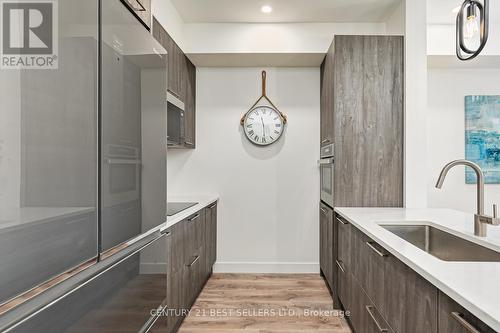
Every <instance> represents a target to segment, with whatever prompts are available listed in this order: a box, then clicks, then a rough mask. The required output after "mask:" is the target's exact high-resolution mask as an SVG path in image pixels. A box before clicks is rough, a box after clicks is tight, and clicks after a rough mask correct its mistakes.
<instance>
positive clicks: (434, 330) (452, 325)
mask: <svg viewBox="0 0 500 333" xmlns="http://www.w3.org/2000/svg"><path fill="white" fill-rule="evenodd" d="M335 224H336V227H337V233H336V235H337V240H336V241H337V243H338V250H337V252H336V257H335V261H334V263H335V265H336V267H337V272H338V273H337V286H336V288H337V290H338V298H339V300H340V302H341V304H342V306H343V307H344V309H345V310H346V311H348V314H347V317H348V318H349V321H350V323H351V325H352V327H353V329H354V330H355V332H357V333H371V332H389V333H390V332H394V333H396V332H397V333H438V332H439V333H466V332H468V333H471V332H473V333H476V332H480V333H493V332H495V331H494V330H493V329H491V328H490V327H488V326H487V325H486V324H484V323H483V322H481V321H480V320H479V319H478V318H476V317H475V316H473V315H472V314H471V313H470V312H468V311H467V310H465V309H464V308H463V307H461V306H460V305H458V304H457V303H456V302H454V301H453V300H452V299H451V298H449V297H448V296H447V295H445V294H444V293H442V292H441V291H439V290H438V289H437V288H436V287H435V286H434V285H433V284H431V283H430V282H428V281H427V280H426V279H424V278H423V277H422V276H420V275H419V274H417V273H416V272H415V271H413V270H412V269H411V268H410V267H408V266H407V265H405V264H404V263H403V262H401V261H400V260H399V259H398V258H396V257H395V256H393V255H392V254H390V253H389V252H387V251H386V250H385V249H384V248H383V247H382V246H380V245H379V244H377V243H376V242H374V241H373V240H372V239H370V238H369V237H368V236H367V235H365V234H364V233H363V232H361V231H360V230H359V229H357V228H356V227H355V226H354V225H352V224H350V223H348V222H347V221H345V220H344V219H342V218H341V217H339V216H337V217H336V218H335Z"/></svg>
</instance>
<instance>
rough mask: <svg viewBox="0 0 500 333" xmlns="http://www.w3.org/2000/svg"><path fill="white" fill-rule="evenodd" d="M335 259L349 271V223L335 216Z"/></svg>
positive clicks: (350, 268)
mask: <svg viewBox="0 0 500 333" xmlns="http://www.w3.org/2000/svg"><path fill="white" fill-rule="evenodd" d="M337 230H338V231H337V259H338V260H339V261H340V262H341V263H342V264H343V268H344V270H345V271H347V272H350V271H351V270H352V266H351V224H350V223H349V222H347V221H345V220H344V219H342V218H339V217H337Z"/></svg>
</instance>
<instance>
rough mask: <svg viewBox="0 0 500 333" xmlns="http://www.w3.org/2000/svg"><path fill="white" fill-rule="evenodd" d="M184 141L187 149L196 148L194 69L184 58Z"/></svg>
mask: <svg viewBox="0 0 500 333" xmlns="http://www.w3.org/2000/svg"><path fill="white" fill-rule="evenodd" d="M185 86H186V87H185V94H186V97H185V106H186V109H185V111H186V112H185V117H186V123H185V131H184V133H185V139H184V143H185V145H186V147H187V148H195V147H196V67H195V66H194V65H193V63H192V62H191V61H190V60H189V59H187V58H186V79H185Z"/></svg>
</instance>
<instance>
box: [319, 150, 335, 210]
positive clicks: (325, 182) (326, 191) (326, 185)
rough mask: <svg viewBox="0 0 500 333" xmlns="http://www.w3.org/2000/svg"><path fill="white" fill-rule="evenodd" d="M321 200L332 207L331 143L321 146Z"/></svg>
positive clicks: (332, 160)
mask: <svg viewBox="0 0 500 333" xmlns="http://www.w3.org/2000/svg"><path fill="white" fill-rule="evenodd" d="M319 168H320V177H321V181H320V187H321V201H323V202H324V203H325V204H327V205H328V206H330V207H332V208H333V196H334V194H333V182H334V177H333V175H334V149H333V143H332V144H329V145H327V146H323V147H322V148H321V154H320V160H319Z"/></svg>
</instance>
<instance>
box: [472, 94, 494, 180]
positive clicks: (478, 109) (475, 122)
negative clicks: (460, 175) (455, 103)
mask: <svg viewBox="0 0 500 333" xmlns="http://www.w3.org/2000/svg"><path fill="white" fill-rule="evenodd" d="M465 158H466V159H468V160H470V161H473V162H475V163H477V164H479V166H481V168H482V169H483V172H484V177H485V183H486V184H500V96H465ZM465 181H466V183H467V184H475V183H476V174H475V173H474V171H472V169H470V168H466V171H465Z"/></svg>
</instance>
